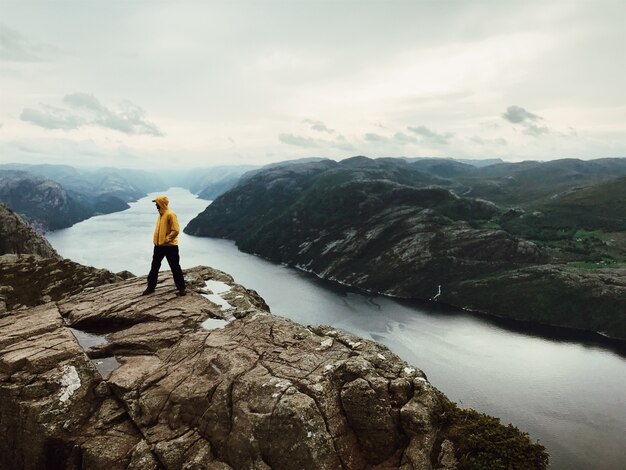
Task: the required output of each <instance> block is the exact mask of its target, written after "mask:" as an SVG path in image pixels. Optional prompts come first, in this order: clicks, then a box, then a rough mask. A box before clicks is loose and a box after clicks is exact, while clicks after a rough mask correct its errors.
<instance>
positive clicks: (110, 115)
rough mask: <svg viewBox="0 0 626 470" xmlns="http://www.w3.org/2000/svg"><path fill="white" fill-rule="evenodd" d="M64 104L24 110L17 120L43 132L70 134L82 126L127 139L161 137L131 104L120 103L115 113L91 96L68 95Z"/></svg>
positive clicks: (159, 131)
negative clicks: (111, 130)
mask: <svg viewBox="0 0 626 470" xmlns="http://www.w3.org/2000/svg"><path fill="white" fill-rule="evenodd" d="M63 104H65V106H66V107H65V108H57V107H53V106H49V105H45V104H43V105H41V109H32V108H25V109H24V110H23V111H22V114H21V115H20V119H21V120H22V121H26V122H31V123H32V124H35V125H37V126H39V127H43V128H45V129H63V130H73V129H78V128H80V127H83V126H98V127H103V128H105V129H113V130H116V131H119V132H123V133H124V134H127V135H152V136H157V137H160V136H163V135H164V134H163V132H162V131H161V130H160V129H159V128H158V127H157V126H156V125H155V124H153V123H152V122H150V121H148V120H147V119H146V112H145V111H144V110H143V109H142V108H141V107H139V106H137V105H135V104H133V103H132V102H130V101H122V102H121V103H120V104H119V106H118V108H117V109H111V108H109V107H107V106H105V105H103V104H102V103H101V102H100V101H99V100H98V99H97V98H96V97H95V96H94V95H91V94H88V93H71V94H69V95H65V96H64V97H63Z"/></svg>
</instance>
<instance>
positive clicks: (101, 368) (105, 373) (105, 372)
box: [91, 357, 121, 379]
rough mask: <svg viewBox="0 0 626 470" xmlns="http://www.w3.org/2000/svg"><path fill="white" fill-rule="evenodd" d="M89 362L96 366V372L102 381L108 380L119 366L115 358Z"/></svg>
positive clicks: (103, 358)
mask: <svg viewBox="0 0 626 470" xmlns="http://www.w3.org/2000/svg"><path fill="white" fill-rule="evenodd" d="M91 362H93V364H94V365H95V366H96V369H98V372H100V375H101V376H102V378H103V379H108V378H109V375H111V372H113V371H114V370H115V369H117V368H118V367H119V366H121V364H120V363H119V362H118V360H117V359H115V357H102V358H100V359H92V360H91Z"/></svg>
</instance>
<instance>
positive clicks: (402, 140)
mask: <svg viewBox="0 0 626 470" xmlns="http://www.w3.org/2000/svg"><path fill="white" fill-rule="evenodd" d="M393 140H395V141H396V142H398V143H399V144H402V145H405V144H417V139H416V138H415V137H413V136H412V135H407V134H405V133H404V132H396V133H395V135H394V136H393Z"/></svg>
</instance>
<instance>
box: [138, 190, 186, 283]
mask: <svg viewBox="0 0 626 470" xmlns="http://www.w3.org/2000/svg"><path fill="white" fill-rule="evenodd" d="M152 202H154V203H155V204H156V207H157V210H158V211H159V218H158V219H157V224H156V228H155V229H154V252H153V254H152V267H151V268H150V274H148V287H147V288H146V290H145V291H144V292H143V294H142V295H148V294H152V293H153V292H154V289H155V288H156V285H157V279H158V277H159V268H161V261H163V258H167V264H169V265H170V269H171V270H172V274H173V275H174V282H175V283H176V288H177V289H178V292H177V293H176V295H185V294H186V291H185V278H184V277H183V271H182V269H180V256H179V254H178V233H179V232H180V227H179V226H178V218H177V217H176V214H175V213H174V211H173V210H172V209H170V208H169V207H168V204H169V200H168V198H167V196H165V195H161V196H157V197H156V198H155V199H153V200H152Z"/></svg>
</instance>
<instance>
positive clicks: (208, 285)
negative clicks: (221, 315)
mask: <svg viewBox="0 0 626 470" xmlns="http://www.w3.org/2000/svg"><path fill="white" fill-rule="evenodd" d="M204 285H205V287H203V288H202V289H200V292H201V295H202V297H204V298H206V299H209V300H210V301H211V302H213V303H214V304H216V305H219V307H220V308H221V309H222V310H229V309H231V308H233V306H232V305H231V304H229V303H228V302H227V301H226V300H225V299H224V298H223V297H222V295H223V294H226V293H227V292H229V291H230V289H231V287H230V286H229V285H228V284H226V283H225V282H221V281H212V280H209V281H205V282H204ZM209 292H213V293H212V294H209Z"/></svg>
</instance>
